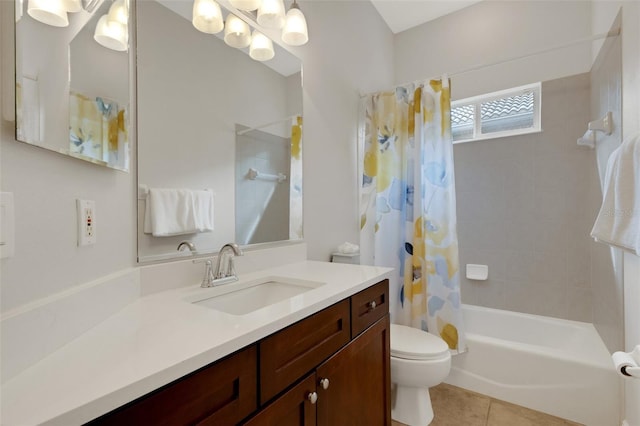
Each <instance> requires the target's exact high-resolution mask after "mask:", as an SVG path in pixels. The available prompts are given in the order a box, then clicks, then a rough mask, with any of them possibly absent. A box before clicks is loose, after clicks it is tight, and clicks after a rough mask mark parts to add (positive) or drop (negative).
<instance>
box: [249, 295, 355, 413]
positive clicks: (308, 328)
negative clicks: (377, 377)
mask: <svg viewBox="0 0 640 426" xmlns="http://www.w3.org/2000/svg"><path fill="white" fill-rule="evenodd" d="M350 340H351V326H350V309H349V300H343V301H342V302H339V303H337V304H335V305H333V306H330V307H329V308H326V309H324V310H322V311H320V312H318V313H316V314H314V315H312V316H310V317H308V318H305V319H303V320H301V321H299V322H297V323H295V324H293V325H291V326H289V327H287V328H285V329H284V330H282V331H279V332H277V333H275V334H273V335H271V336H269V337H267V338H265V339H263V340H262V341H260V343H259V348H260V403H261V404H264V403H265V402H267V401H269V400H270V399H271V398H273V397H274V396H275V395H276V394H278V393H279V392H280V391H282V390H284V389H285V388H287V387H288V386H289V385H290V384H291V383H293V382H295V381H296V380H298V379H299V378H300V377H302V376H303V375H304V374H306V373H308V372H309V371H311V370H313V369H314V368H316V366H318V364H320V363H321V362H322V361H324V360H325V359H326V358H328V357H329V356H331V355H333V354H334V353H335V352H336V351H337V350H338V349H340V348H341V347H342V346H344V345H345V344H347V343H349V341H350Z"/></svg>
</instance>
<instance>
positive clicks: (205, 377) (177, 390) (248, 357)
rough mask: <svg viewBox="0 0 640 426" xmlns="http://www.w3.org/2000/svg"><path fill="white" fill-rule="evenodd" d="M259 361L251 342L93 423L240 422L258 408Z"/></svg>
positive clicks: (173, 425) (171, 425)
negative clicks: (250, 344)
mask: <svg viewBox="0 0 640 426" xmlns="http://www.w3.org/2000/svg"><path fill="white" fill-rule="evenodd" d="M257 364H258V363H257V350H256V346H255V345H252V346H250V347H248V348H246V349H243V350H241V351H240V352H237V353H235V354H233V355H231V356H229V357H227V358H225V359H223V360H221V361H218V362H216V363H214V364H212V365H210V366H207V367H204V368H203V369H201V370H198V371H196V372H195V373H193V374H190V375H189V376H187V377H185V378H183V379H179V380H177V381H175V382H173V383H171V384H169V385H167V386H165V387H164V388H161V389H160V390H159V391H157V392H154V393H152V394H150V395H147V396H144V397H142V398H140V399H138V400H136V401H134V402H132V403H131V404H129V405H126V406H124V407H123V408H121V409H118V410H116V411H114V412H112V413H109V414H106V415H105V416H103V417H100V418H98V419H96V420H94V421H93V422H91V423H90V425H92V426H93V425H154V426H160V425H166V426H175V425H223V424H225V425H226V424H237V423H238V422H240V420H242V419H243V418H245V417H247V416H248V415H249V414H251V413H252V412H254V411H255V410H256V408H257V399H258V398H257V387H258V383H257Z"/></svg>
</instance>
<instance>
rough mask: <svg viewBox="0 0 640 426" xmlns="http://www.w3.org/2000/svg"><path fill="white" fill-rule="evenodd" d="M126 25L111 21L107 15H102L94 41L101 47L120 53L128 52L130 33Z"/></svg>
mask: <svg viewBox="0 0 640 426" xmlns="http://www.w3.org/2000/svg"><path fill="white" fill-rule="evenodd" d="M127 30H128V28H127V26H126V25H122V24H121V23H119V22H117V21H109V19H108V17H107V15H102V16H101V17H100V19H99V20H98V25H96V31H95V33H94V34H93V39H94V40H95V41H97V42H98V43H99V44H100V45H102V46H104V47H106V48H108V49H111V50H117V51H118V52H124V51H125V50H127V45H128V42H129V33H128V31H127Z"/></svg>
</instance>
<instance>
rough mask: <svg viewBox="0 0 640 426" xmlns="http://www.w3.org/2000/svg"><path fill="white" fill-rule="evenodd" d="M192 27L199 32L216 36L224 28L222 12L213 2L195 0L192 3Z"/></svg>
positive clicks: (213, 0) (209, 0) (212, 0)
mask: <svg viewBox="0 0 640 426" xmlns="http://www.w3.org/2000/svg"><path fill="white" fill-rule="evenodd" d="M191 22H192V23H193V26H194V27H196V28H197V29H198V30H199V31H202V32H203V33H208V34H216V33H219V32H220V31H222V29H223V28H224V22H223V21H222V11H221V10H220V5H219V4H218V3H216V2H215V0H195V1H194V2H193V18H192V21H191Z"/></svg>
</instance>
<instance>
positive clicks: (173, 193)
mask: <svg viewBox="0 0 640 426" xmlns="http://www.w3.org/2000/svg"><path fill="white" fill-rule="evenodd" d="M210 231H213V192H212V191H211V190H190V189H163V188H151V189H149V194H148V195H147V200H146V206H145V217H144V233H145V234H152V235H153V236H154V237H169V236H172V235H182V234H194V233H196V232H210Z"/></svg>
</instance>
